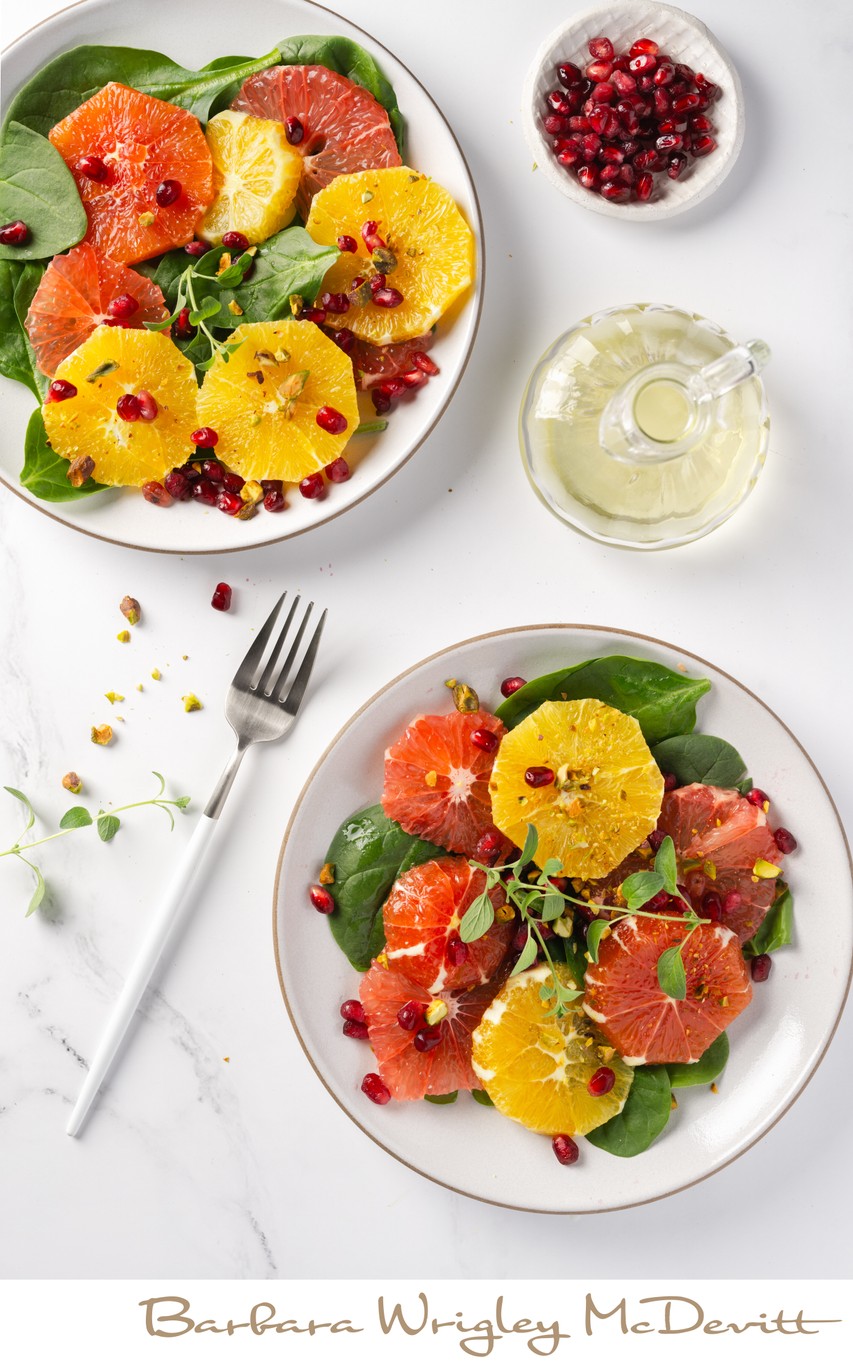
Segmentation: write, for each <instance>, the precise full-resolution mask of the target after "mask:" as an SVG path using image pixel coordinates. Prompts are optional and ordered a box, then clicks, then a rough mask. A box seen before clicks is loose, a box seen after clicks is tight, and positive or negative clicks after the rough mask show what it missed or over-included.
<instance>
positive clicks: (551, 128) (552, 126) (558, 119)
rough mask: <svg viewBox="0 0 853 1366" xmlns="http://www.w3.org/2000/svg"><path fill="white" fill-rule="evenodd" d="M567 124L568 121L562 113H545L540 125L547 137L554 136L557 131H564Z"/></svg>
mask: <svg viewBox="0 0 853 1366" xmlns="http://www.w3.org/2000/svg"><path fill="white" fill-rule="evenodd" d="M568 126H569V121H568V119H566V118H564V117H563V115H562V114H546V115H545V118H544V119H543V120H542V127H543V128H544V129H545V132H546V133H547V134H548V135H549V137H556V135H557V133H565V131H566V129H567V128H568Z"/></svg>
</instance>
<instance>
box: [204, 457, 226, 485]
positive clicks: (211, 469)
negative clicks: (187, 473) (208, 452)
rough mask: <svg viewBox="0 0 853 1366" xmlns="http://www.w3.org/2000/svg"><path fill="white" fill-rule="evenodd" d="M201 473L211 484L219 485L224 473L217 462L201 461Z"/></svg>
mask: <svg viewBox="0 0 853 1366" xmlns="http://www.w3.org/2000/svg"><path fill="white" fill-rule="evenodd" d="M201 472H202V474H203V475H204V477H205V479H209V480H210V482H211V484H221V483H222V477H223V475H224V473H225V471H224V470H223V468H222V466H221V465H220V463H219V461H218V460H202V462H201Z"/></svg>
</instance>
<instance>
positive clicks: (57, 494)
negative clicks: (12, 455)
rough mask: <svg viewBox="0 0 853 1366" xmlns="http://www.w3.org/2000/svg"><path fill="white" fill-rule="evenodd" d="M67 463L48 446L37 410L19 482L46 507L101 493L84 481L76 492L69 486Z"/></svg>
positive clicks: (97, 486)
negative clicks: (50, 504)
mask: <svg viewBox="0 0 853 1366" xmlns="http://www.w3.org/2000/svg"><path fill="white" fill-rule="evenodd" d="M67 473H68V461H67V460H65V459H64V458H63V457H62V456H61V455H57V454H56V451H54V450H53V449H52V448H51V446H49V445H48V440H47V432H46V431H45V429H44V419H43V417H42V415H41V408H36V410H35V412H34V413H33V415H32V417H31V418H30V420H29V423H28V424H27V434H26V436H25V438H24V468H23V469H22V470H21V474H20V479H21V483H22V484H23V486H24V488H25V489H29V491H30V493H33V494H35V496H36V498H41V499H42V500H43V501H44V502H46V503H71V502H74V500H75V499H77V498H86V497H87V496H88V495H89V494H90V493H100V491H101V490H102V489H103V488H104V485H103V484H96V483H95V481H94V479H87V480H86V482H85V484H81V486H80V488H79V489H75V488H74V485H73V484H69V482H68V479H67V477H66V476H67Z"/></svg>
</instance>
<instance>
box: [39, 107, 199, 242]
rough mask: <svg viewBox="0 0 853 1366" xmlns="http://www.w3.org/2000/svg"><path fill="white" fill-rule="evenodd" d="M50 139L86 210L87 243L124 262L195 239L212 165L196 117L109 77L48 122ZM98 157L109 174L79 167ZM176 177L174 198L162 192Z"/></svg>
mask: <svg viewBox="0 0 853 1366" xmlns="http://www.w3.org/2000/svg"><path fill="white" fill-rule="evenodd" d="M49 137H50V140H51V142H52V143H53V145H54V147H55V148H56V150H57V151H58V152H59V154H60V156H61V157H62V159H63V160H64V162H65V164H66V165H67V166H68V169H69V170H70V172H71V174H72V175H73V177H74V179H75V181H76V183H77V189H78V190H79V192H80V198H81V199H82V200H83V204H84V207H85V209H86V216H87V218H88V220H89V229H88V232H87V233H86V241H88V242H91V243H93V245H94V246H96V247H97V248H98V250H99V251H103V252H105V253H106V255H107V256H111V257H112V258H113V260H115V261H121V262H123V263H124V264H128V263H131V264H132V263H133V262H134V261H145V260H147V259H148V257H150V256H158V255H159V254H160V252H163V251H168V250H169V249H170V247H182V246H185V245H186V243H187V242H189V241H190V240H191V238H192V237H193V235H194V233H195V230H196V227H197V226H198V222H199V219H200V218H201V215H202V213H203V212H204V210H205V209H206V208H207V206H208V205H209V204H210V202H211V200H212V198H213V163H212V161H211V157H210V151H209V148H208V146H207V143H206V142H205V140H204V134H203V133H202V131H201V125H200V124H199V121H198V119H197V118H194V117H193V115H192V114H189V113H187V111H186V109H179V108H178V107H177V105H174V104H167V102H166V101H165V100H158V99H155V98H154V97H153V96H152V95H143V94H141V93H140V92H139V91H138V90H131V89H130V87H129V86H126V85H120V84H119V83H118V82H117V81H111V82H110V84H109V85H105V86H104V88H103V90H99V91H98V93H97V95H93V96H92V98H91V99H89V100H86V101H85V102H84V103H83V104H81V105H80V106H79V107H78V108H77V109H74V110H73V111H72V112H71V113H70V114H69V115H68V117H67V118H64V119H63V120H62V121H61V123H57V124H56V126H55V127H54V128H51V130H50V134H49ZM83 157H98V158H100V160H101V161H102V162H103V164H104V167H105V172H106V174H105V176H104V178H102V179H99V180H92V179H91V178H90V177H89V176H87V175H85V174H84V173H83V172H82V171H81V170H80V169H79V163H80V162H81V160H82V159H83ZM167 180H169V181H174V182H176V184H177V185H178V187H179V190H180V193H179V194H178V196H177V198H176V199H175V200H174V202H173V203H171V204H167V205H165V206H163V205H160V204H158V203H157V190H158V188H159V187H160V186H161V185H162V184H163V182H164V181H167Z"/></svg>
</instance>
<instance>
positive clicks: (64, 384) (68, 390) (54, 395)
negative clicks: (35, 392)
mask: <svg viewBox="0 0 853 1366" xmlns="http://www.w3.org/2000/svg"><path fill="white" fill-rule="evenodd" d="M76 397H77V385H76V384H72V383H71V381H70V379H55V380H52V381H51V383H50V384H49V385H48V388H47V394H46V395H45V400H44V401H45V403H63V402H64V401H65V399H67V398H76Z"/></svg>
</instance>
